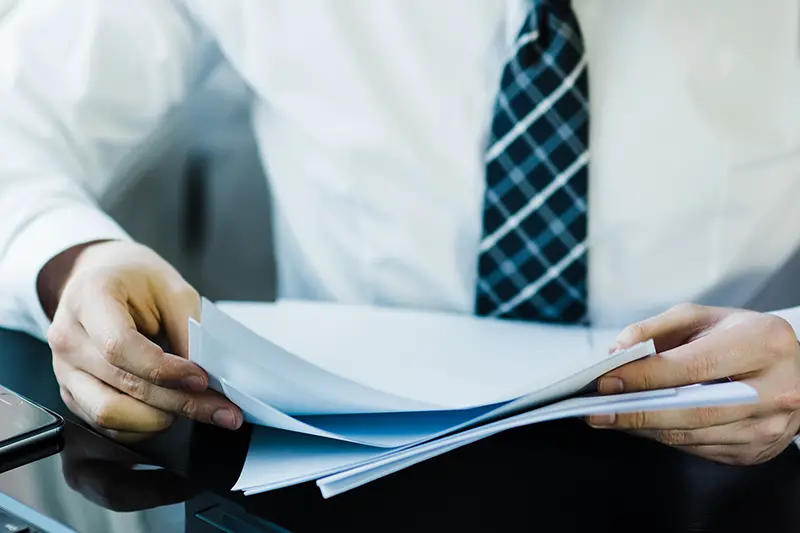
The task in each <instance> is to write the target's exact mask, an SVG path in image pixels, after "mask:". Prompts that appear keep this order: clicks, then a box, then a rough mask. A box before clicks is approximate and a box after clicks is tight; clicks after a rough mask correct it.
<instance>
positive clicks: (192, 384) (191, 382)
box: [183, 376, 206, 392]
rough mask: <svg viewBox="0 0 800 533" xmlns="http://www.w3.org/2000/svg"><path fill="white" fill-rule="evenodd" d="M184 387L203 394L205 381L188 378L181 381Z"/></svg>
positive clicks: (193, 377) (197, 378) (199, 378)
mask: <svg viewBox="0 0 800 533" xmlns="http://www.w3.org/2000/svg"><path fill="white" fill-rule="evenodd" d="M183 383H184V386H185V387H186V388H187V389H189V390H192V391H196V392H203V391H204V390H206V380H204V379H203V378H201V377H200V376H189V377H187V378H186V379H184V380H183Z"/></svg>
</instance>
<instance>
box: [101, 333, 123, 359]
mask: <svg viewBox="0 0 800 533" xmlns="http://www.w3.org/2000/svg"><path fill="white" fill-rule="evenodd" d="M100 353H101V355H102V356H103V359H105V360H106V361H108V362H109V363H111V364H112V365H114V366H117V363H119V362H120V360H121V359H122V338H121V337H120V336H119V335H115V334H113V333H112V334H108V335H107V336H106V338H105V340H104V341H103V344H102V346H100Z"/></svg>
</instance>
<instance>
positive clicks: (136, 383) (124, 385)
mask: <svg viewBox="0 0 800 533" xmlns="http://www.w3.org/2000/svg"><path fill="white" fill-rule="evenodd" d="M118 383H119V389H120V390H121V391H122V392H124V393H125V394H127V395H128V396H132V397H134V398H137V399H142V398H144V397H145V396H146V395H147V392H148V390H147V383H145V381H144V380H143V379H141V378H140V377H138V376H135V375H133V374H131V373H130V372H125V371H123V370H121V371H119V373H118Z"/></svg>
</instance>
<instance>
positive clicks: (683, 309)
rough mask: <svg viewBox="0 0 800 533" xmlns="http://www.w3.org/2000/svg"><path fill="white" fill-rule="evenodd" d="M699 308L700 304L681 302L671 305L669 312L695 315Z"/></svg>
mask: <svg viewBox="0 0 800 533" xmlns="http://www.w3.org/2000/svg"><path fill="white" fill-rule="evenodd" d="M699 308H700V306H699V305H697V304H695V303H692V302H681V303H678V304H675V305H673V306H672V307H670V308H669V311H668V312H669V313H671V314H676V315H680V316H691V315H694V314H695V313H696V312H697V311H698V309H699Z"/></svg>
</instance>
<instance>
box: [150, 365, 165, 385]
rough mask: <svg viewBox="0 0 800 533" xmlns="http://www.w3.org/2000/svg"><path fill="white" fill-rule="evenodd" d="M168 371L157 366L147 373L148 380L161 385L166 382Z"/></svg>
mask: <svg viewBox="0 0 800 533" xmlns="http://www.w3.org/2000/svg"><path fill="white" fill-rule="evenodd" d="M165 373H166V369H165V368H164V366H162V365H156V366H155V367H153V368H152V369H151V370H150V371H149V372H148V373H147V380H148V381H149V382H150V383H155V384H160V383H163V382H164V381H165V377H164V374H165Z"/></svg>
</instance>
